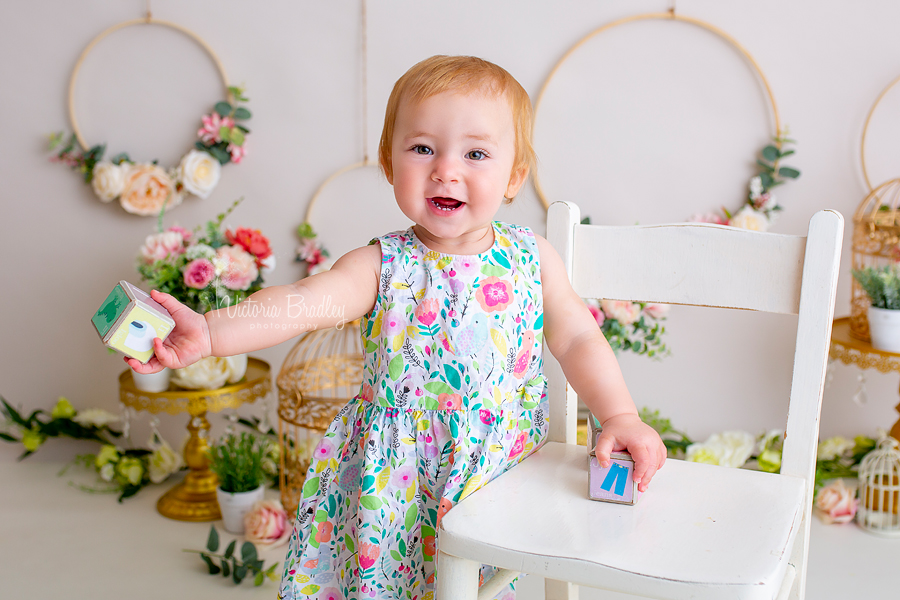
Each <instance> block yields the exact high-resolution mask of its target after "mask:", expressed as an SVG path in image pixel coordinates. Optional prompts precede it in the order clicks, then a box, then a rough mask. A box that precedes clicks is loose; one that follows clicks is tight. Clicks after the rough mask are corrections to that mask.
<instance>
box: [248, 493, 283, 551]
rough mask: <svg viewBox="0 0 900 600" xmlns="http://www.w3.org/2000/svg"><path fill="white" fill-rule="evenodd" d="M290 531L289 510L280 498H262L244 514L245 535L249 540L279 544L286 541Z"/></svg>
mask: <svg viewBox="0 0 900 600" xmlns="http://www.w3.org/2000/svg"><path fill="white" fill-rule="evenodd" d="M290 532H291V529H290V527H288V518H287V511H285V510H284V507H283V506H282V505H281V502H279V501H278V500H260V501H259V502H257V503H256V504H254V505H253V508H251V509H250V512H248V513H247V514H246V515H244V537H246V538H247V541H249V542H254V543H262V544H273V545H277V544H281V543H283V542H286V541H287V538H288V536H289V535H290ZM285 534H287V535H285Z"/></svg>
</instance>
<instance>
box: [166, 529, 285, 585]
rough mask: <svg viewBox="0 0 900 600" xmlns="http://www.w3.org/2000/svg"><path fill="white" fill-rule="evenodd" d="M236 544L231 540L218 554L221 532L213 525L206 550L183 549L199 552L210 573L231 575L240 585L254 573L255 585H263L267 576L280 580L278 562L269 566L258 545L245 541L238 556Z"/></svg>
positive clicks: (235, 541) (224, 575)
mask: <svg viewBox="0 0 900 600" xmlns="http://www.w3.org/2000/svg"><path fill="white" fill-rule="evenodd" d="M236 545H237V540H231V543H229V544H228V547H227V548H226V549H225V553H224V554H216V551H217V550H218V549H219V533H218V532H217V531H216V526H215V525H212V526H210V528H209V537H208V538H207V540H206V551H203V550H183V552H191V553H194V554H199V555H200V558H202V559H203V562H205V563H206V567H207V569H208V570H209V574H210V575H218V574H220V573H221V574H222V577H228V576H229V575H230V576H231V580H232V581H233V582H234V583H235V585H240V583H241V582H242V581H243V580H244V579H245V578H247V576H248V575H253V585H255V586H257V587H258V586H261V585H262V584H263V582H264V581H265V580H266V578H268V579H271V580H272V581H278V573H277V569H278V563H273V564H271V565H269V566H268V567H267V566H266V565H265V562H264V561H263V560H261V559H260V558H259V556H258V553H257V550H256V546H254V545H253V544H252V543H251V542H244V543H243V545H242V546H241V556H240V558H238V557H237V556H236V555H235V554H234V550H235V546H236ZM217 561H218V563H217Z"/></svg>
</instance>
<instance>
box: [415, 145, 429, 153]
mask: <svg viewBox="0 0 900 600" xmlns="http://www.w3.org/2000/svg"><path fill="white" fill-rule="evenodd" d="M413 152H415V153H416V154H431V153H432V152H431V148H429V147H428V146H413Z"/></svg>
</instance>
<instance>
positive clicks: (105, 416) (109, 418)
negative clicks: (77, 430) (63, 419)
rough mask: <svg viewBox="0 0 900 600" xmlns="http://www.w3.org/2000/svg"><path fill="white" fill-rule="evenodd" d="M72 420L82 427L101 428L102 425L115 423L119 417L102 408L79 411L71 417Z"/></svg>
mask: <svg viewBox="0 0 900 600" xmlns="http://www.w3.org/2000/svg"><path fill="white" fill-rule="evenodd" d="M72 420H73V421H75V422H76V423H78V424H79V425H81V426H82V427H91V426H94V427H103V426H104V425H109V424H110V423H115V422H117V421H118V420H119V415H115V414H113V413H111V412H109V411H106V410H103V409H102V408H88V409H87V410H82V411H80V412H79V413H78V414H76V415H75V416H74V417H72Z"/></svg>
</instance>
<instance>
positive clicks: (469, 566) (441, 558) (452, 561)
mask: <svg viewBox="0 0 900 600" xmlns="http://www.w3.org/2000/svg"><path fill="white" fill-rule="evenodd" d="M480 568H481V565H480V564H479V563H477V562H475V561H472V560H466V559H465V558H459V557H457V556H451V555H450V554H444V553H443V552H441V551H440V550H438V559H437V577H436V579H435V596H434V598H435V600H476V599H477V598H478V570H479V569H480Z"/></svg>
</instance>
